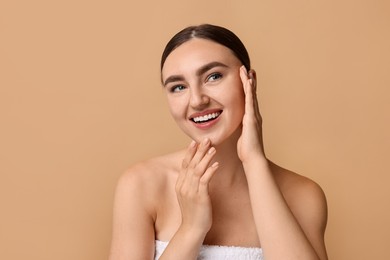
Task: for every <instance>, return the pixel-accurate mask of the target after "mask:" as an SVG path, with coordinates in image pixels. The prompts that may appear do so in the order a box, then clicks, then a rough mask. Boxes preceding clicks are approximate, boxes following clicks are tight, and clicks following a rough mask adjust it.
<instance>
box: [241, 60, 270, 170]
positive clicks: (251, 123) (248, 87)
mask: <svg viewBox="0 0 390 260" xmlns="http://www.w3.org/2000/svg"><path fill="white" fill-rule="evenodd" d="M240 77H241V81H242V85H243V89H244V93H245V113H244V117H243V119H242V134H241V136H240V138H239V140H238V143H237V152H238V156H239V158H240V160H241V161H242V163H243V164H245V163H246V162H250V161H251V160H252V159H255V158H257V159H258V158H265V155H264V147H263V135H262V118H261V115H260V111H259V104H258V101H257V95H256V73H255V71H254V70H250V71H249V72H248V71H247V70H246V68H245V67H244V66H241V67H240Z"/></svg>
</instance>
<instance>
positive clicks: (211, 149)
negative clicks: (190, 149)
mask: <svg viewBox="0 0 390 260" xmlns="http://www.w3.org/2000/svg"><path fill="white" fill-rule="evenodd" d="M207 153H208V154H213V153H215V148H214V147H211V148H210V149H209V151H208V152H207Z"/></svg>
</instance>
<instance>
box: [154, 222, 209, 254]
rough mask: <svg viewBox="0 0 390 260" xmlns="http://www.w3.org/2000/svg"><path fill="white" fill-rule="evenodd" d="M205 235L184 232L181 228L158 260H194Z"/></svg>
mask: <svg viewBox="0 0 390 260" xmlns="http://www.w3.org/2000/svg"><path fill="white" fill-rule="evenodd" d="M204 238H205V235H204V234H202V233H200V232H198V231H191V230H186V229H185V228H183V227H182V226H181V227H180V228H179V229H178V230H177V232H176V234H175V235H174V236H173V237H172V239H171V241H169V244H168V246H167V248H166V249H165V251H164V253H163V254H162V255H161V257H160V258H159V259H160V260H167V259H168V260H176V259H177V260H182V259H189V260H192V259H194V260H195V259H196V258H197V257H198V254H199V250H200V247H201V245H202V244H203V240H204Z"/></svg>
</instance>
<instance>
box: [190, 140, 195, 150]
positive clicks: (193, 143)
mask: <svg viewBox="0 0 390 260" xmlns="http://www.w3.org/2000/svg"><path fill="white" fill-rule="evenodd" d="M195 145H196V142H195V141H194V140H192V142H191V144H190V147H191V148H194V147H195Z"/></svg>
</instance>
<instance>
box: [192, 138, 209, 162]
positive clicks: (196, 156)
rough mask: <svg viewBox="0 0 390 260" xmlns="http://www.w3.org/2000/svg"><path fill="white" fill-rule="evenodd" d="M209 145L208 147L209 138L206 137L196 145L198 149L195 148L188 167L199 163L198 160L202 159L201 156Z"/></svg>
mask: <svg viewBox="0 0 390 260" xmlns="http://www.w3.org/2000/svg"><path fill="white" fill-rule="evenodd" d="M209 147H210V139H208V138H206V139H204V140H203V141H202V142H201V143H200V144H199V145H198V149H197V150H196V153H195V154H194V156H193V158H192V159H191V162H190V163H189V167H190V168H196V166H197V165H198V164H199V162H200V161H201V160H202V159H203V157H204V156H205V154H206V153H207V151H208V149H209Z"/></svg>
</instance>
